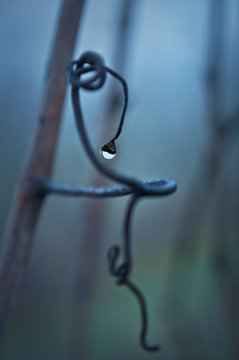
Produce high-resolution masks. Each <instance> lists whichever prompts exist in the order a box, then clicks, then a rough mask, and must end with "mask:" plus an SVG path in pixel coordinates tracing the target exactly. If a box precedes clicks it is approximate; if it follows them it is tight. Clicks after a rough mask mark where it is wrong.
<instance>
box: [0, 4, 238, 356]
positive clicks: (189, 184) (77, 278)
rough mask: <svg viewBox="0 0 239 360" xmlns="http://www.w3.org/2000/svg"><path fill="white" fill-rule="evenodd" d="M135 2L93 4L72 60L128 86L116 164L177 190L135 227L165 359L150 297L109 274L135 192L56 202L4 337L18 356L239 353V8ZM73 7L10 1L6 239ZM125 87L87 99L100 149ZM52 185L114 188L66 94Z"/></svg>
mask: <svg viewBox="0 0 239 360" xmlns="http://www.w3.org/2000/svg"><path fill="white" fill-rule="evenodd" d="M127 1H128V3H130V6H129V4H128V6H129V8H128V9H127V6H126V5H125V4H126V3H127ZM127 1H123V0H120V1H119V0H118V1H117V0H101V1H98V0H87V1H86V5H85V8H84V14H83V21H82V24H81V26H80V28H79V34H78V40H77V44H76V49H75V56H79V55H80V54H81V53H82V52H83V51H84V50H88V49H92V50H95V51H98V52H100V53H101V54H102V55H103V56H104V58H105V60H106V63H107V64H108V65H109V66H111V67H112V68H114V69H116V70H118V71H119V72H120V73H121V74H123V75H124V77H125V78H126V79H127V81H128V85H129V96H130V97H129V99H130V100H129V108H128V112H127V117H126V122H125V126H124V129H123V133H122V136H121V138H120V139H119V141H118V153H117V156H116V158H115V159H114V160H112V161H111V162H107V165H108V164H109V165H110V166H112V167H114V168H116V169H117V170H120V171H121V172H122V173H125V174H128V175H132V176H135V177H138V178H140V179H151V178H157V177H169V178H172V179H175V180H176V181H177V183H178V191H177V193H175V194H173V195H171V196H170V197H165V198H162V199H147V200H142V201H141V202H140V204H139V205H138V207H137V208H136V211H135V216H134V219H133V250H134V257H135V260H134V270H133V276H132V278H133V280H134V281H135V282H136V284H138V285H139V286H140V288H141V289H142V290H143V292H144V293H145V296H146V299H147V302H148V308H149V316H150V330H149V334H148V339H149V341H150V342H151V343H160V344H161V345H162V351H161V353H160V354H147V353H145V352H144V351H143V350H141V348H140V347H139V345H138V334H139V326H140V318H139V312H138V306H137V303H136V302H135V299H134V298H133V297H132V296H131V294H129V293H128V291H127V289H124V288H119V287H116V286H115V285H114V282H113V280H112V278H111V277H110V276H109V275H108V272H107V263H106V252H107V249H108V247H109V246H110V245H111V244H114V243H120V242H121V240H122V226H123V218H124V212H125V209H126V205H127V198H117V199H106V200H94V199H93V200H86V199H79V198H78V199H74V198H71V199H70V198H63V197H56V196H50V197H49V198H48V199H47V201H46V203H45V206H44V209H43V211H42V213H41V217H40V221H39V223H38V226H37V229H36V233H35V239H34V246H33V250H32V256H31V260H30V264H29V266H28V270H27V273H26V276H25V278H24V280H23V286H22V288H21V291H20V294H19V296H18V301H17V303H16V306H15V308H14V310H13V312H12V317H11V322H10V324H9V327H8V329H7V333H6V337H5V342H4V349H3V354H2V356H3V359H5V360H15V359H19V360H20V359H24V360H32V359H34V360H40V359H41V360H42V359H43V358H44V359H59V360H63V359H64V360H65V359H69V360H73V359H74V360H75V359H84V360H93V359H114V360H121V359H122V358H124V359H139V360H141V359H142V360H143V359H148V358H150V357H151V358H160V359H162V360H178V359H180V360H181V359H183V360H192V359H194V360H201V359H204V360H214V359H217V360H222V359H223V360H224V359H227V360H238V359H239V345H238V334H239V310H238V309H239V302H238V300H239V292H238V285H239V284H238V281H239V271H238V269H237V264H238V235H239V223H238V215H239V190H238V182H239V142H238V138H239V132H238V129H239V127H238V124H239V122H238V115H239V109H238V105H239V98H238V90H239V74H238V69H237V67H238V60H239V51H238V50H239V42H238V40H239V3H238V1H237V0H194V1H192V0H168V1H164V0H157V1H156V0H147V1H146V0H127ZM60 6H61V1H59V0H51V1H47V0H41V1H36V0H22V1H17V0H12V1H7V0H1V2H0V17H1V20H0V29H1V31H0V37H1V56H0V62H1V66H0V78H1V86H0V119H1V121H0V144H1V151H0V169H1V187H0V233H1V235H3V233H4V228H5V224H6V221H7V216H8V213H9V210H10V205H11V202H12V198H13V193H14V186H15V184H16V183H17V180H18V177H19V174H20V170H21V167H22V163H23V160H24V155H25V154H26V152H27V149H28V145H29V141H30V138H31V135H32V133H33V131H34V128H35V124H36V119H37V113H38V107H39V104H40V99H41V92H42V88H43V82H44V76H45V70H46V65H47V60H48V56H49V52H50V48H51V44H52V41H53V38H54V31H55V28H56V22H57V16H58V13H59V9H60ZM123 11H126V15H127V14H128V18H127V19H128V20H127V21H126V22H125V23H123V25H122V16H123V15H122V14H123ZM127 12H128V13H127ZM117 86H118V84H115V82H114V81H113V80H110V79H109V80H108V82H107V84H106V85H105V87H104V90H101V91H99V92H96V93H94V94H92V93H90V94H88V93H86V92H85V93H84V94H83V104H84V114H85V118H86V122H87V127H88V130H89V133H90V134H91V139H92V142H93V143H94V146H95V149H96V151H97V152H98V153H99V149H100V147H101V145H102V143H104V142H106V141H107V140H108V139H110V136H111V135H112V134H113V133H114V131H115V129H116V127H117V121H118V120H119V116H120V109H121V108H120V107H119V108H118V109H117V111H115V112H114V113H113V114H112V113H111V112H110V111H109V99H110V94H111V90H112V89H114V91H116V92H117V91H118V89H117ZM120 94H121V93H120ZM120 96H121V95H120ZM102 161H106V160H102ZM54 178H55V179H56V180H57V181H59V182H61V181H62V182H67V183H71V184H75V185H76V184H87V185H90V184H95V185H102V184H106V182H105V180H104V179H103V178H102V177H101V176H99V175H98V174H97V172H96V170H95V169H94V168H93V166H92V165H91V164H90V162H89V160H88V159H87V157H86V154H85V153H84V150H83V148H82V145H81V143H80V142H79V139H78V135H77V133H76V129H75V124H74V118H73V113H72V109H71V104H70V98H69V90H68V94H67V100H66V105H65V112H64V121H63V126H62V129H61V134H60V139H59V147H58V152H57V158H56V164H55V171H54Z"/></svg>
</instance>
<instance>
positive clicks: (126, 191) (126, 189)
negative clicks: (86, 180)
mask: <svg viewBox="0 0 239 360" xmlns="http://www.w3.org/2000/svg"><path fill="white" fill-rule="evenodd" d="M68 72H69V82H70V84H71V97H72V104H73V109H74V115H75V120H76V126H77V130H78V133H79V136H80V138H81V141H82V143H83V146H84V148H85V151H86V153H87V155H88V157H89V158H90V160H91V162H92V163H93V165H94V166H95V167H96V168H97V170H98V171H99V172H100V173H102V174H103V175H104V176H106V177H108V178H109V179H111V180H113V181H115V182H116V183H119V184H122V185H123V186H121V187H119V186H118V187H115V188H110V189H109V188H104V189H102V188H101V189H99V188H95V189H94V188H93V189H92V188H91V189H90V190H88V193H86V192H85V195H88V196H89V192H90V196H120V195H130V200H129V204H128V207H127V211H126V214H125V219H124V232H123V244H122V248H120V247H119V246H118V245H112V246H111V248H110V249H109V251H108V256H107V258H108V265H109V272H110V274H111V275H112V276H113V277H114V279H115V282H116V284H117V285H121V286H126V287H127V288H128V289H129V290H130V291H131V292H132V293H133V294H134V295H135V297H136V299H137V301H138V304H139V308H140V312H141V321H142V324H141V331H140V343H141V345H142V347H143V348H144V349H145V350H148V351H157V350H158V349H159V346H157V345H150V344H149V343H148V342H147V339H146V335H147V328H148V316H147V309H146V303H145V299H144V296H143V295H142V293H141V291H140V290H139V289H138V287H137V286H136V285H134V284H133V283H132V281H131V280H130V274H131V271H132V249H131V223H132V215H133V211H134V209H135V205H136V203H137V202H138V200H139V199H140V198H142V197H146V196H164V195H169V194H171V193H173V192H174V191H175V190H176V187H177V185H176V183H175V181H174V180H169V179H156V180H152V181H141V180H138V179H135V178H132V177H128V176H125V175H123V174H120V173H118V172H116V171H114V170H112V169H111V168H110V167H108V166H106V165H105V164H104V163H102V161H100V160H99V156H98V155H96V154H95V152H94V150H93V148H92V146H91V143H90V141H89V138H88V134H87V131H86V128H85V124H84V120H83V116H82V111H81V103H80V89H81V88H82V89H85V90H89V91H94V90H97V89H100V88H101V87H102V86H103V85H104V83H105V81H106V78H107V74H110V75H112V76H113V77H114V78H115V79H117V80H118V81H119V82H120V83H121V84H122V86H123V91H124V107H123V111H122V114H121V119H120V123H119V127H118V130H117V132H116V134H115V136H114V137H113V139H111V140H109V141H107V142H106V143H105V144H104V145H103V146H102V148H101V151H100V152H101V154H102V156H103V157H104V158H106V159H112V158H114V156H115V155H116V145H115V142H116V140H117V139H118V137H119V135H120V133H121V130H122V127H123V123H124V118H125V113H126V109H127V104H128V87H127V83H126V81H125V80H124V79H123V78H122V77H121V76H120V75H119V74H117V73H116V72H115V71H113V70H112V69H110V68H108V67H107V66H106V65H105V64H104V61H103V59H102V57H101V56H100V55H98V54H96V53H95V52H91V51H88V52H85V53H84V54H83V55H82V56H81V57H80V58H79V59H78V60H75V61H72V62H71V63H70V64H69V65H68ZM86 73H87V74H88V75H87V76H83V75H84V74H86ZM48 190H49V191H52V192H54V191H55V192H63V193H64V188H61V189H56V188H55V187H54V185H50V184H49V186H48ZM68 190H69V189H65V192H66V193H67V192H68V193H69V192H70V191H68ZM81 191H82V193H81V195H84V189H81ZM76 192H77V191H76ZM99 193H100V195H99ZM109 193H110V195H109ZM97 194H98V195H97ZM120 257H121V260H120Z"/></svg>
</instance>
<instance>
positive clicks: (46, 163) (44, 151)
mask: <svg viewBox="0 0 239 360" xmlns="http://www.w3.org/2000/svg"><path fill="white" fill-rule="evenodd" d="M83 4H84V0H64V1H63V4H62V7H61V11H60V16H59V21H58V25H57V30H56V35H55V40H54V43H53V47H52V52H51V55H50V62H49V66H48V71H47V75H46V79H45V87H44V90H43V98H42V104H41V107H40V112H39V116H38V122H37V127H36V130H35V134H34V136H33V140H32V144H31V147H30V149H29V153H28V157H27V159H26V162H25V166H24V169H23V171H22V175H21V178H20V180H19V183H18V185H17V189H16V194H15V199H14V202H13V205H12V209H11V214H10V216H9V219H8V224H7V229H6V233H5V243H4V245H5V248H4V254H3V256H2V259H1V271H0V339H1V338H2V335H3V331H4V328H5V325H6V321H7V319H8V315H9V310H10V307H11V305H12V303H13V300H14V297H15V295H16V291H17V288H18V285H19V281H20V280H21V278H22V276H23V274H24V271H25V268H26V266H27V263H28V260H29V256H30V250H31V246H32V236H33V232H34V229H35V226H36V224H37V221H38V218H39V213H40V210H41V208H42V205H43V200H44V197H43V196H41V195H40V192H39V190H40V189H39V188H37V186H36V187H33V186H32V185H31V181H32V180H35V179H40V178H49V177H50V175H51V172H52V168H53V164H54V158H55V152H56V147H57V139H58V133H59V128H60V123H61V117H62V112H63V106H64V99H65V93H66V71H65V67H66V64H67V63H68V62H69V61H70V60H71V57H72V54H73V50H74V46H75V41H76V36H77V32H78V27H79V22H80V19H81V15H82V10H83ZM38 184H39V182H38Z"/></svg>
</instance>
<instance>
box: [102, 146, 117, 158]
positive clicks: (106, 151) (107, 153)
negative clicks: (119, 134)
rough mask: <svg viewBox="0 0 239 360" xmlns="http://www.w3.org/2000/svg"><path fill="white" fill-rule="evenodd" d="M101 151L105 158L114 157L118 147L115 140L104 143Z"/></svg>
mask: <svg viewBox="0 0 239 360" xmlns="http://www.w3.org/2000/svg"><path fill="white" fill-rule="evenodd" d="M100 153H101V155H102V156H103V157H104V158H105V159H108V160H110V159H113V158H114V157H115V155H116V147H115V143H114V141H109V142H108V143H107V144H105V145H103V146H102V148H101V150H100Z"/></svg>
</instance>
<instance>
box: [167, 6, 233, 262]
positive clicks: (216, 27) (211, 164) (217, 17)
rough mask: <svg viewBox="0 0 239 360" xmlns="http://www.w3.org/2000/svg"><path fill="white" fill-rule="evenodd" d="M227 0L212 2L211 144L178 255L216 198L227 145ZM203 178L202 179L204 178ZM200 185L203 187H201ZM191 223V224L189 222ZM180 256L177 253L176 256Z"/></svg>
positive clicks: (209, 67)
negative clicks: (224, 63)
mask: <svg viewBox="0 0 239 360" xmlns="http://www.w3.org/2000/svg"><path fill="white" fill-rule="evenodd" d="M225 10H226V2H225V0H220V1H217V0H210V11H209V31H208V34H209V35H208V54H207V68H206V76H205V84H206V95H207V97H206V100H207V106H208V125H209V132H210V136H209V144H208V149H207V151H206V154H205V153H204V154H203V159H202V163H204V164H205V165H204V170H205V171H202V169H201V168H200V169H197V171H196V174H195V178H194V180H193V181H192V183H193V185H192V187H191V189H190V191H189V193H188V197H187V199H186V203H185V206H184V210H183V214H182V218H181V219H180V222H179V227H178V231H177V235H176V242H175V249H174V252H175V256H177V255H178V254H179V253H182V252H184V250H185V249H186V247H187V245H188V244H189V243H190V242H191V241H192V240H193V239H195V238H196V236H197V234H198V232H199V230H200V228H201V226H202V223H203V221H204V219H205V215H206V214H207V209H208V206H209V204H210V203H211V200H212V198H213V194H214V189H215V187H216V183H217V180H218V176H219V173H220V169H221V163H222V156H223V153H224V151H225V147H226V145H227V126H230V124H227V123H226V122H225V114H224V109H223V91H222V89H223V85H222V76H221V74H222V56H223V43H224V41H223V40H224V25H225V24H224V22H225ZM202 176H203V178H202ZM198 184H200V185H201V184H203V185H202V186H201V188H199V187H198V186H199V185H198ZM189 220H190V221H189ZM176 253H177V254H176Z"/></svg>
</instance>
